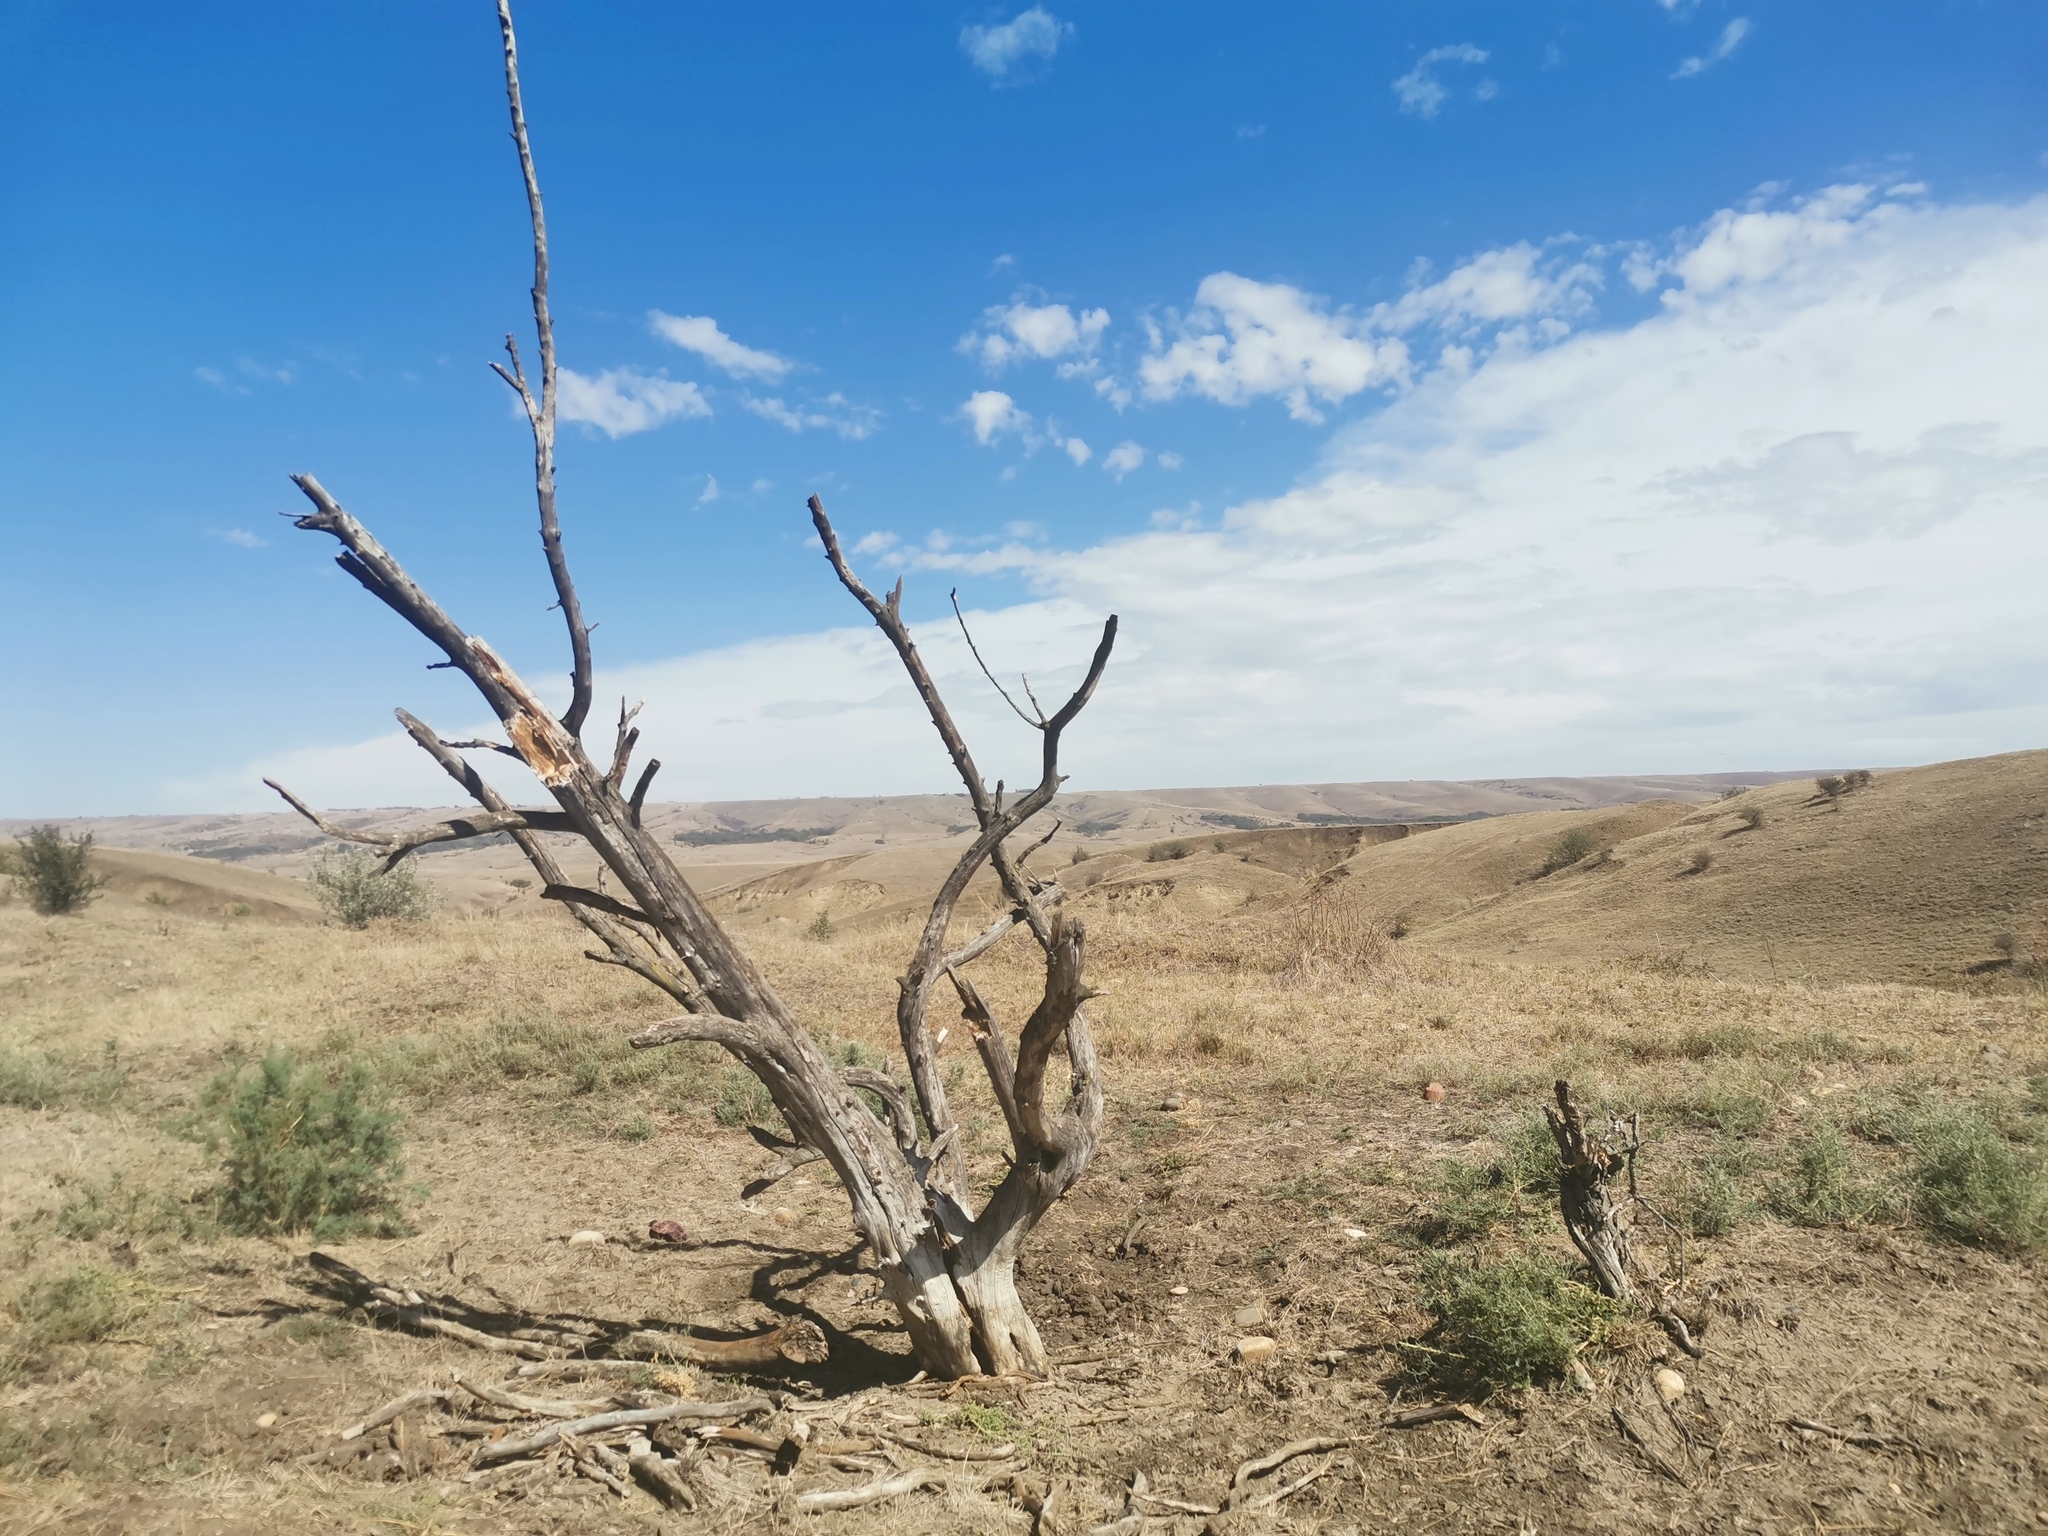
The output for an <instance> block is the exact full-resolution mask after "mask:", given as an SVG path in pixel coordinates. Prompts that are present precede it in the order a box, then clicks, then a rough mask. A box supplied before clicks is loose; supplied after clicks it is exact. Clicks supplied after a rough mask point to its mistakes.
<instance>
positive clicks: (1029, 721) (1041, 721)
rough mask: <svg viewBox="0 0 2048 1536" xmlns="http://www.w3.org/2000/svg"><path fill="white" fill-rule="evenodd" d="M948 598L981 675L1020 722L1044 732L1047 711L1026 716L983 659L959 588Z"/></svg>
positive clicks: (1029, 687) (1035, 705) (949, 594)
mask: <svg viewBox="0 0 2048 1536" xmlns="http://www.w3.org/2000/svg"><path fill="white" fill-rule="evenodd" d="M946 596H947V597H949V598H950V599H952V603H953V617H954V618H956V619H958V620H959V621H960V633H961V635H962V637H963V638H965V640H966V641H967V649H968V650H970V651H972V652H973V653H974V664H975V665H976V666H977V667H980V668H981V675H982V676H983V677H985V678H987V679H988V680H989V683H990V685H991V686H993V687H994V689H995V691H996V692H997V693H1000V694H1001V695H1002V696H1003V702H1004V703H1005V704H1007V705H1009V706H1010V708H1011V709H1013V710H1016V713H1017V718H1018V719H1019V720H1022V721H1023V722H1024V723H1025V724H1026V725H1028V726H1030V727H1031V728H1032V729H1033V730H1039V731H1042V730H1044V729H1045V711H1044V710H1042V709H1041V710H1039V711H1038V713H1037V715H1036V716H1032V715H1027V714H1025V713H1024V711H1023V710H1022V709H1020V708H1018V705H1017V701H1016V700H1015V699H1013V698H1011V697H1010V690H1009V689H1007V688H1005V687H1004V686H1003V685H1002V684H1001V683H999V682H997V681H996V675H995V673H993V672H991V671H989V669H988V663H987V662H985V661H983V660H982V659H981V647H980V646H978V645H976V644H975V643H974V632H973V631H972V630H970V629H969V628H968V627H967V615H966V614H964V613H962V612H961V611H960V589H959V588H958V587H955V588H953V590H952V591H950V592H948V593H947V594H946ZM1024 691H1025V693H1026V694H1027V695H1028V694H1029V693H1030V691H1031V685H1030V683H1029V682H1027V683H1025V685H1024ZM1031 703H1032V706H1033V708H1036V707H1037V704H1038V700H1037V699H1035V698H1034V699H1032V700H1031Z"/></svg>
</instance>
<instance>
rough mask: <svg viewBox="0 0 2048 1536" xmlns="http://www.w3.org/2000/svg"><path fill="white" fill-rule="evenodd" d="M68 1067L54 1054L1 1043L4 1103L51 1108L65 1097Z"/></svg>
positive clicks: (0, 1089)
mask: <svg viewBox="0 0 2048 1536" xmlns="http://www.w3.org/2000/svg"><path fill="white" fill-rule="evenodd" d="M63 1094H64V1071H63V1069H62V1068H61V1067H59V1066H58V1065H57V1061H56V1059H55V1058H54V1057H51V1056H31V1055H29V1054H28V1053H27V1052H26V1051H15V1050H10V1049H9V1048H7V1047H6V1046H0V1104H11V1105H13V1106H14V1107H15V1108H17V1109H49V1108H51V1107H52V1106H53V1105H55V1104H56V1103H57V1101H58V1100H59V1099H60V1098H62V1097H63Z"/></svg>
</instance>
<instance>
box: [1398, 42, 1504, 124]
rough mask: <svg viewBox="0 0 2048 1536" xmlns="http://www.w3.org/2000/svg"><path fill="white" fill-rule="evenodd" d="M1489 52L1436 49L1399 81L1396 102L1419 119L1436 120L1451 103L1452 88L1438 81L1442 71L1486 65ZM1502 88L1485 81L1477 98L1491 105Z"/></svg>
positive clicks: (1455, 46)
mask: <svg viewBox="0 0 2048 1536" xmlns="http://www.w3.org/2000/svg"><path fill="white" fill-rule="evenodd" d="M1486 60H1487V52H1486V50H1485V49H1484V48H1480V47H1476V46H1475V45H1473V44H1471V43H1450V44H1448V45H1446V46H1445V47H1442V48H1432V49H1430V50H1429V52H1427V53H1425V54H1424V55H1423V56H1422V57H1421V58H1419V59H1417V60H1416V61H1415V67H1414V68H1413V69H1411V70H1409V71H1408V73H1407V74H1405V75H1402V76H1401V77H1400V78H1399V79H1397V80H1395V81H1394V83H1393V86H1392V89H1393V92H1394V99H1395V100H1396V101H1398V102H1399V103H1400V104H1401V110H1402V111H1403V112H1408V113H1411V114H1413V115H1414V116H1416V117H1435V116H1436V115H1437V113H1439V112H1440V111H1442V110H1443V105H1444V103H1445V102H1447V101H1449V100H1450V99H1451V88H1450V87H1449V86H1447V85H1445V84H1444V83H1443V81H1442V80H1441V79H1440V78H1439V77H1438V70H1439V68H1440V67H1441V66H1443V65H1445V64H1484V63H1485V62H1486ZM1499 89H1500V87H1499V86H1497V85H1495V84H1494V82H1493V81H1491V80H1482V81H1480V82H1479V84H1478V86H1477V87H1476V88H1475V90H1474V92H1473V94H1474V95H1475V96H1476V97H1477V98H1478V99H1479V100H1481V101H1489V100H1491V99H1492V98H1493V97H1494V95H1496V94H1497V93H1498V91H1499Z"/></svg>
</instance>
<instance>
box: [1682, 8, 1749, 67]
mask: <svg viewBox="0 0 2048 1536" xmlns="http://www.w3.org/2000/svg"><path fill="white" fill-rule="evenodd" d="M1747 36H1749V18H1748V17H1747V16H1738V17H1736V18H1735V19H1734V20H1733V21H1731V22H1729V23H1728V25H1727V26H1725V27H1723V28H1722V29H1721V35H1720V37H1719V38H1717V39H1716V40H1715V42H1714V46H1713V47H1711V48H1709V49H1708V50H1707V51H1706V52H1705V53H1702V54H1696V55H1695V56H1693V57H1692V58H1689V59H1685V60H1682V61H1680V63H1679V66H1678V68H1677V69H1675V70H1673V71H1672V72H1671V78H1672V79H1674V80H1683V79H1685V78H1686V76H1688V75H1696V74H1698V73H1699V72H1700V71H1701V70H1704V69H1712V68H1713V67H1714V66H1715V65H1716V64H1718V63H1720V62H1721V61H1722V60H1723V59H1725V58H1727V57H1728V55H1729V54H1731V53H1733V52H1734V51H1735V50H1736V49H1737V48H1739V47H1741V46H1742V40H1743V39H1744V38H1745V37H1747Z"/></svg>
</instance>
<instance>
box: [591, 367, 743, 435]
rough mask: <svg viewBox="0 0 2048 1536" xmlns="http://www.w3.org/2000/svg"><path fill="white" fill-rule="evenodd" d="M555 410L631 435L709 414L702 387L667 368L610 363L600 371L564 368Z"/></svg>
mask: <svg viewBox="0 0 2048 1536" xmlns="http://www.w3.org/2000/svg"><path fill="white" fill-rule="evenodd" d="M555 414H556V415H557V416H559V417H560V418H561V419H562V420H563V421H578V422H582V423H584V424H585V425H587V426H592V427H595V428H597V430H598V431H600V432H602V433H604V435H605V436H606V437H613V438H618V437H628V436H631V435H632V434H633V433H635V432H645V431H647V430H649V429H650V428H653V427H658V426H660V425H661V424H662V423H663V422H665V421H669V420H671V419H673V418H675V417H678V416H682V417H691V416H709V415H710V414H711V407H710V406H709V405H708V404H706V403H705V400H704V392H703V391H702V390H700V389H698V388H697V386H696V385H695V384H691V383H688V382H686V381H682V380H678V379H672V378H670V377H669V376H668V375H667V374H665V373H652V374H650V373H642V372H641V371H640V370H639V369H637V368H608V369H606V370H605V371H604V372H603V373H600V374H595V375H592V374H582V373H577V372H576V371H575V370H574V369H571V368H564V369H561V370H560V372H559V373H558V374H557V377H556V394H555Z"/></svg>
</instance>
